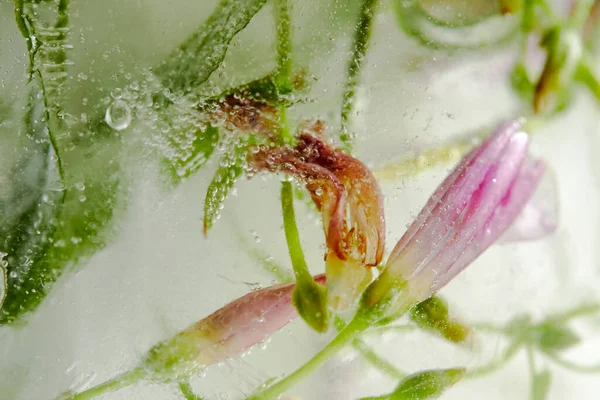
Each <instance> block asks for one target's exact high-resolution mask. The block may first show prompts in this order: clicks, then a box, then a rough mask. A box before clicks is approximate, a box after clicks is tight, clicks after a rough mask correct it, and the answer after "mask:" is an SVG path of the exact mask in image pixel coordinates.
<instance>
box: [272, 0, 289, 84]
mask: <svg viewBox="0 0 600 400" xmlns="http://www.w3.org/2000/svg"><path fill="white" fill-rule="evenodd" d="M275 25H276V30H277V79H276V80H277V85H278V86H279V89H280V90H282V91H284V92H289V91H290V90H291V83H290V75H291V73H292V56H291V53H292V40H291V36H292V29H291V28H292V26H291V25H292V24H291V17H290V4H289V0H275Z"/></svg>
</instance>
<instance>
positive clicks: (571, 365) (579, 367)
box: [544, 353, 600, 374]
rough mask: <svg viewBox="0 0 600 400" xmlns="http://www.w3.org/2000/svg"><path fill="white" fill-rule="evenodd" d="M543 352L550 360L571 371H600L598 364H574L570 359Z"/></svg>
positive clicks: (584, 372) (587, 372) (589, 372)
mask: <svg viewBox="0 0 600 400" xmlns="http://www.w3.org/2000/svg"><path fill="white" fill-rule="evenodd" d="M544 354H545V355H546V357H548V358H549V359H550V360H552V361H554V362H555V363H556V364H558V365H560V366H561V367H563V368H566V369H570V370H572V371H575V372H579V373H583V374H598V373H600V364H596V365H580V364H576V363H574V362H572V361H569V360H565V359H563V358H560V357H559V356H557V355H556V354H552V353H544Z"/></svg>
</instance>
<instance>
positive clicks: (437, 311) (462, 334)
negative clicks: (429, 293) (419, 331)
mask: <svg viewBox="0 0 600 400" xmlns="http://www.w3.org/2000/svg"><path fill="white" fill-rule="evenodd" d="M411 319H412V320H413V322H414V323H416V324H417V325H418V326H419V327H421V328H423V329H427V330H429V331H433V332H435V333H437V334H439V335H441V336H442V337H443V338H445V339H446V340H449V341H451V342H454V343H462V342H464V341H465V339H466V338H467V337H468V336H469V333H470V329H469V328H468V327H466V326H464V325H462V324H461V323H460V322H458V321H454V320H451V319H449V318H448V306H447V304H446V303H445V302H444V301H443V300H442V299H440V298H439V297H436V296H434V297H430V298H429V299H427V300H425V301H423V302H421V303H419V304H417V305H416V306H415V307H413V309H412V310H411Z"/></svg>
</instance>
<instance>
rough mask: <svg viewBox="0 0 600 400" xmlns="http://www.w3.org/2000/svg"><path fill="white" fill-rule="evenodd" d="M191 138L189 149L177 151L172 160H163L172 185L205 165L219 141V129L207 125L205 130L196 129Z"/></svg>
mask: <svg viewBox="0 0 600 400" xmlns="http://www.w3.org/2000/svg"><path fill="white" fill-rule="evenodd" d="M193 136H194V137H195V139H194V141H193V142H192V146H191V148H189V149H188V148H187V147H186V149H185V151H177V152H175V154H174V155H173V156H172V158H170V159H166V160H165V161H166V163H167V165H168V170H169V171H170V174H169V175H170V177H171V181H172V182H173V183H179V182H180V181H181V180H182V179H185V178H187V177H189V176H190V175H192V174H194V173H195V172H197V171H198V170H199V169H200V168H202V167H203V166H204V164H206V162H207V161H208V160H209V159H210V156H211V155H212V154H213V152H214V150H215V147H216V145H217V143H218V141H219V129H218V128H216V127H214V126H212V125H209V126H208V127H207V128H205V129H196V130H195V132H194V133H193Z"/></svg>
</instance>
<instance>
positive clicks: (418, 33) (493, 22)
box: [392, 0, 519, 50]
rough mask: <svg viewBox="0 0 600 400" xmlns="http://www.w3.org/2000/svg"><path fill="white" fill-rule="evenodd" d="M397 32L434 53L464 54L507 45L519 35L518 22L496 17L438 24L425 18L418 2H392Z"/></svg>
mask: <svg viewBox="0 0 600 400" xmlns="http://www.w3.org/2000/svg"><path fill="white" fill-rule="evenodd" d="M392 3H393V5H394V10H395V12H396V17H397V18H396V19H397V21H398V25H399V26H400V28H401V29H402V30H403V31H404V32H405V33H406V34H407V35H409V36H411V37H412V38H414V39H415V40H417V41H418V42H419V43H420V44H421V45H423V46H425V47H429V48H431V49H434V50H440V49H445V50H461V49H464V50H467V49H480V48H482V47H486V46H491V45H496V44H500V43H504V42H506V41H507V40H508V39H510V38H511V37H513V35H514V34H516V32H517V31H518V28H519V20H518V19H517V18H515V17H513V16H502V15H498V14H497V13H492V14H489V15H488V14H485V15H484V16H483V17H482V19H481V20H468V21H464V22H460V21H459V20H457V21H454V22H448V21H441V20H439V19H436V18H435V17H433V16H432V15H430V14H428V13H427V12H426V11H425V10H424V9H423V8H422V7H421V5H420V2H419V1H418V0H408V1H405V0H393V1H392Z"/></svg>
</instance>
